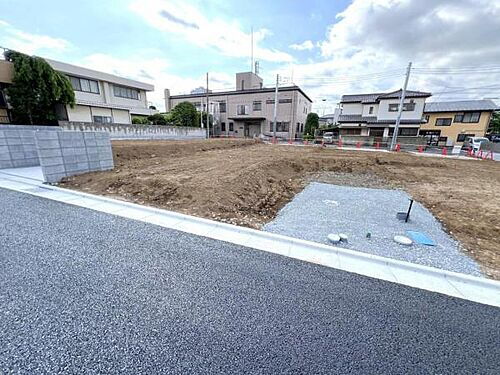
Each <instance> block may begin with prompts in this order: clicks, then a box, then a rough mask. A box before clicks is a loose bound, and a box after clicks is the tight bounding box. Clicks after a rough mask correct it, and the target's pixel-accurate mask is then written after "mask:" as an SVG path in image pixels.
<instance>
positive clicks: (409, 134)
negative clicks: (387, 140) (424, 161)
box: [398, 128, 418, 137]
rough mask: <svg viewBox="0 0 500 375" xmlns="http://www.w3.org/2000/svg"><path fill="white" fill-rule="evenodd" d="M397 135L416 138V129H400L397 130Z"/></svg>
mask: <svg viewBox="0 0 500 375" xmlns="http://www.w3.org/2000/svg"><path fill="white" fill-rule="evenodd" d="M398 133H399V135H402V136H406V137H416V136H417V134H418V128H401V129H399V130H398Z"/></svg>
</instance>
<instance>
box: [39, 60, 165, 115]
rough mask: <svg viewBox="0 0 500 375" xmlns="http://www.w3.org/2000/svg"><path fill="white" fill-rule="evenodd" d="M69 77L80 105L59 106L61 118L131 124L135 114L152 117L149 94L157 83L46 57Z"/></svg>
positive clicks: (77, 103)
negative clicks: (136, 79) (149, 82)
mask: <svg viewBox="0 0 500 375" xmlns="http://www.w3.org/2000/svg"><path fill="white" fill-rule="evenodd" d="M45 60H46V61H47V62H48V63H49V64H50V65H51V66H52V68H54V69H55V70H57V71H59V72H61V73H64V74H65V75H67V76H68V78H69V80H70V82H71V85H72V86H73V89H74V90H75V99H76V105H75V106H74V107H73V108H70V107H69V106H66V108H60V109H59V111H58V112H59V113H58V115H59V118H60V120H61V121H70V122H94V123H116V124H130V123H131V122H132V116H149V115H151V114H153V113H155V112H157V111H156V110H152V109H149V105H148V99H147V95H146V93H147V92H148V91H153V90H154V86H153V85H150V84H148V83H143V82H138V81H135V80H132V79H128V78H123V77H118V76H115V75H113V74H108V73H104V72H99V71H97V70H92V69H88V68H83V67H80V66H76V65H71V64H66V63H63V62H59V61H54V60H49V59H45Z"/></svg>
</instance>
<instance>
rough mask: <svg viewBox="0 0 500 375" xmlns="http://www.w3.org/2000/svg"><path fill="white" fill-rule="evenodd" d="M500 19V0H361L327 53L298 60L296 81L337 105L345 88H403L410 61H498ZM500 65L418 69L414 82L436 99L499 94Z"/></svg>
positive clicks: (329, 39) (339, 20) (325, 46)
mask: <svg viewBox="0 0 500 375" xmlns="http://www.w3.org/2000/svg"><path fill="white" fill-rule="evenodd" d="M499 19H500V1H499V0H493V1H492V0H440V1H436V0H418V1H410V0H354V1H353V2H352V3H351V4H350V5H349V6H348V7H347V8H346V9H345V10H344V11H343V12H342V13H339V14H338V15H337V16H336V19H335V23H333V24H332V25H331V26H330V27H329V28H328V30H327V34H326V38H325V40H323V41H321V42H319V43H318V45H319V47H320V50H321V55H322V59H321V60H320V61H319V62H318V61H310V62H308V63H306V64H294V65H293V71H294V81H295V82H296V83H298V84H299V85H301V86H302V87H303V88H304V89H305V91H306V93H308V94H309V95H310V96H312V97H313V99H314V100H315V101H316V105H318V103H319V106H322V105H323V104H321V99H323V98H329V99H330V100H331V102H330V103H331V104H330V105H331V107H330V108H329V109H327V111H329V110H333V107H334V102H335V101H336V100H338V99H339V98H340V96H341V95H342V94H348V93H362V92H376V91H388V90H393V89H398V88H400V87H401V86H402V83H403V73H404V70H405V67H406V65H407V64H408V62H409V61H412V62H413V63H414V67H416V68H418V67H420V68H450V67H453V68H460V67H470V66H472V67H480V66H487V65H489V66H493V65H494V66H497V67H498V66H500V64H499V63H498V62H499V61H500V22H498V20H499ZM291 70H292V67H291V65H289V64H287V65H285V66H283V67H282V68H281V69H280V71H281V74H283V75H288V76H289V75H290V74H291V73H290V72H291ZM378 72H386V73H384V74H382V75H376V74H375V73H378ZM498 72H500V69H496V70H494V71H492V72H491V73H488V74H473V73H470V74H449V75H444V74H434V75H430V74H423V72H420V74H419V73H418V72H417V70H414V72H413V73H412V76H411V78H410V83H409V87H410V88H411V89H417V90H424V91H431V92H435V93H436V95H435V96H434V97H433V98H432V99H434V100H436V99H437V100H459V99H466V98H468V97H471V98H482V97H488V96H493V95H494V96H497V97H498V96H500V84H498V85H497V86H496V88H493V89H492V88H491V85H492V84H493V83H494V82H499V81H500V74H498ZM370 74H372V75H370ZM488 85H490V88H485V89H479V90H464V89H463V88H471V87H482V86H488ZM495 90H496V91H495ZM448 91H454V92H453V93H451V92H449V93H448ZM495 94H496V95H495Z"/></svg>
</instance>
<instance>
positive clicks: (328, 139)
mask: <svg viewBox="0 0 500 375" xmlns="http://www.w3.org/2000/svg"><path fill="white" fill-rule="evenodd" d="M323 143H333V133H332V132H324V133H323Z"/></svg>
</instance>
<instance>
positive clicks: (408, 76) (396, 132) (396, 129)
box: [390, 62, 411, 151]
mask: <svg viewBox="0 0 500 375" xmlns="http://www.w3.org/2000/svg"><path fill="white" fill-rule="evenodd" d="M410 71H411V62H410V63H408V68H407V69H406V77H405V83H404V85H403V90H402V91H401V98H400V100H399V108H398V117H397V118H396V126H395V127H394V133H393V134H392V141H391V148H390V150H391V151H392V150H394V146H395V145H396V141H397V138H398V131H399V124H400V123H401V114H402V113H403V104H404V102H405V96H406V87H407V86H408V80H409V79H410Z"/></svg>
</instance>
